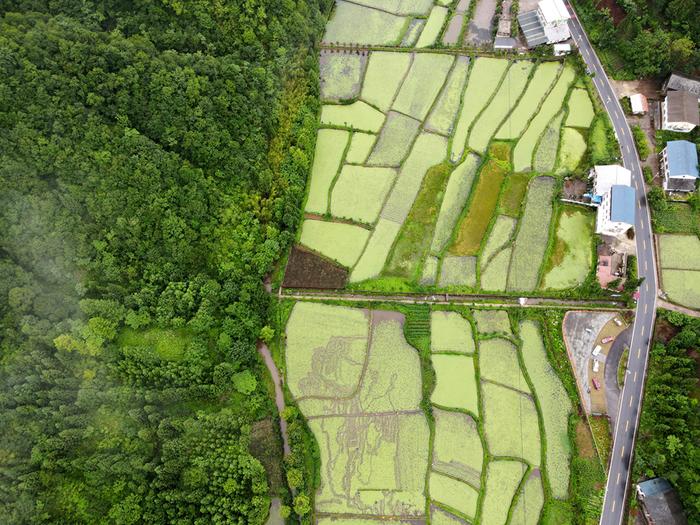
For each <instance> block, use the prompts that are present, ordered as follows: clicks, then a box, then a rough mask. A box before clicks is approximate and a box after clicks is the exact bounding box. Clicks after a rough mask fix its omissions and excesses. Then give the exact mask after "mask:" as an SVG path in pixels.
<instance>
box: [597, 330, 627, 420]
mask: <svg viewBox="0 0 700 525" xmlns="http://www.w3.org/2000/svg"><path fill="white" fill-rule="evenodd" d="M631 336H632V327H628V328H625V329H624V330H623V331H622V332H621V333H620V334H619V335H618V336H617V337H616V338H615V341H613V344H612V346H610V350H609V351H608V355H607V357H606V358H605V370H604V371H603V376H604V377H605V404H606V405H607V407H608V417H610V421H612V424H613V427H614V425H615V423H617V411H618V407H619V405H620V387H619V386H618V384H617V369H618V367H619V366H620V358H622V354H623V353H624V351H625V348H628V347H629V344H630V337H631Z"/></svg>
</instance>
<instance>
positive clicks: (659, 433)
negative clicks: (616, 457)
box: [635, 310, 700, 523]
mask: <svg viewBox="0 0 700 525" xmlns="http://www.w3.org/2000/svg"><path fill="white" fill-rule="evenodd" d="M659 317H660V321H659V323H658V324H657V338H656V342H655V343H654V345H653V347H652V351H651V355H650V358H649V371H648V376H647V384H646V392H645V395H644V405H643V407H642V417H641V422H640V427H639V436H638V438H637V450H636V456H635V473H636V474H637V476H641V477H645V478H653V477H656V476H660V477H664V478H666V479H668V480H669V481H670V482H671V483H672V484H673V485H674V486H675V487H676V489H677V490H678V494H679V496H680V498H681V501H682V503H683V507H684V510H685V513H686V516H687V518H688V523H698V522H700V471H698V468H697V466H698V465H699V464H700V404H699V403H698V399H700V385H699V384H698V376H699V375H700V355H698V348H700V319H697V318H692V317H687V316H685V315H683V314H680V313H677V312H670V311H663V310H661V311H660V315H659ZM661 327H663V330H661Z"/></svg>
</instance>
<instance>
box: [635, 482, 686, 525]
mask: <svg viewBox="0 0 700 525" xmlns="http://www.w3.org/2000/svg"><path fill="white" fill-rule="evenodd" d="M637 499H638V500H639V503H640V506H641V508H642V514H643V515H644V519H645V520H646V522H647V523H648V525H687V523H688V520H686V518H685V515H684V513H683V506H682V505H681V502H680V499H679V498H678V494H676V491H675V490H674V489H673V487H672V486H671V484H670V483H669V482H668V481H667V480H665V479H664V478H653V479H648V480H646V481H642V482H641V483H638V484H637Z"/></svg>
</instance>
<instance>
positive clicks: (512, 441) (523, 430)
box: [481, 382, 542, 497]
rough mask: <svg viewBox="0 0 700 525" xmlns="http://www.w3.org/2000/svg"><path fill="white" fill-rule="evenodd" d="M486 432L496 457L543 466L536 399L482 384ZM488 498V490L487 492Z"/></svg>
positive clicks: (488, 444) (507, 389)
mask: <svg viewBox="0 0 700 525" xmlns="http://www.w3.org/2000/svg"><path fill="white" fill-rule="evenodd" d="M481 391H482V396H483V406H484V431H485V433H486V444H487V448H488V450H489V452H490V453H491V454H493V455H494V456H508V457H514V458H522V459H523V460H525V461H526V462H528V463H529V464H530V465H533V466H537V465H539V464H540V461H541V455H542V450H541V448H540V429H539V422H538V418H537V409H536V408H535V403H534V402H533V401H532V398H531V397H530V396H529V395H527V394H522V393H519V392H516V391H515V390H511V389H510V388H506V387H504V386H500V385H496V384H493V383H488V382H482V384H481ZM486 494H487V497H488V487H487V489H486Z"/></svg>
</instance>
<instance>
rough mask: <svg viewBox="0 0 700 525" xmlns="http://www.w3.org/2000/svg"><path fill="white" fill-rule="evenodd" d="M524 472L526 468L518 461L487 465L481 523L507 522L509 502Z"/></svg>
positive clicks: (498, 523) (501, 461)
mask: <svg viewBox="0 0 700 525" xmlns="http://www.w3.org/2000/svg"><path fill="white" fill-rule="evenodd" d="M526 471H527V466H526V465H524V464H523V463H521V462H519V461H504V460H500V461H492V462H491V463H489V466H488V470H487V474H486V497H485V498H484V506H483V509H482V510H481V523H483V524H484V525H502V524H503V523H506V522H507V521H508V520H507V517H508V510H509V509H510V504H511V501H512V500H513V496H514V495H515V492H516V491H517V490H518V486H519V485H520V482H521V480H522V478H523V475H524V474H525V472H526Z"/></svg>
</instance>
